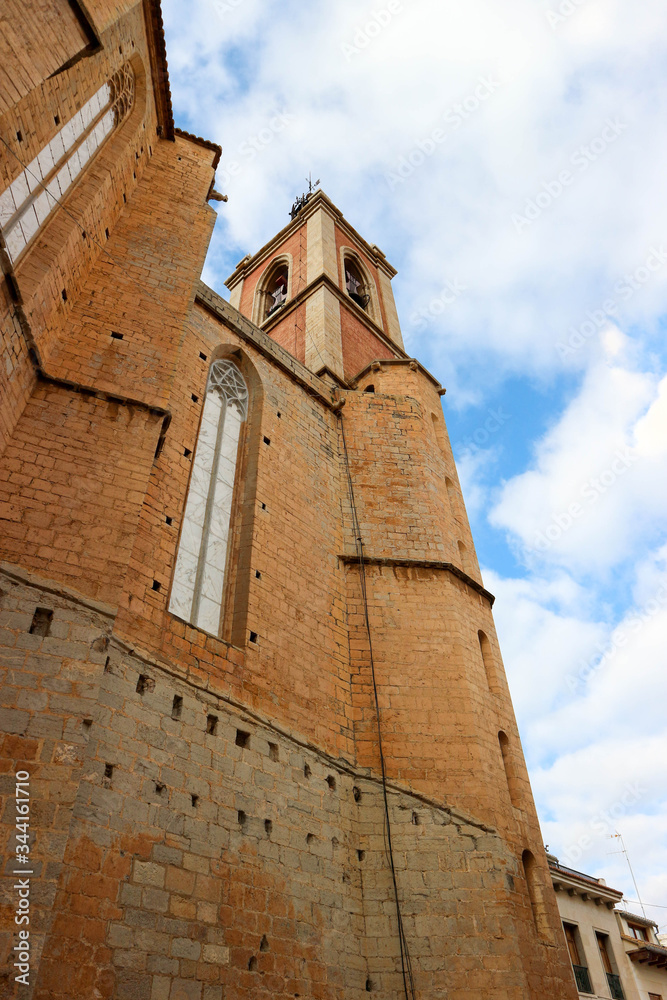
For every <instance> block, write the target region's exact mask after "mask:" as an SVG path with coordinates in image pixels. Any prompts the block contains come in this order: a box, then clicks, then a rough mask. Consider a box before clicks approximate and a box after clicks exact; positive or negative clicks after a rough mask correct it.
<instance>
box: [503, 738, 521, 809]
mask: <svg viewBox="0 0 667 1000" xmlns="http://www.w3.org/2000/svg"><path fill="white" fill-rule="evenodd" d="M498 743H499V744H500V752H501V754H502V758H503V767H504V768H505V777H506V778H507V788H508V790H509V793H510V800H511V802H512V805H513V806H516V807H517V808H520V807H521V791H520V788H519V782H518V780H517V775H516V768H515V766H514V755H513V753H512V747H511V745H510V741H509V738H508V736H507V733H503V732H502V731H501V732H499V733H498Z"/></svg>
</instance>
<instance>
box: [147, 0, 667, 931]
mask: <svg viewBox="0 0 667 1000" xmlns="http://www.w3.org/2000/svg"><path fill="white" fill-rule="evenodd" d="M164 14H165V24H166V32H167V51H168V57H169V69H170V77H171V85H172V94H173V103H174V110H175V117H176V121H177V124H178V125H179V126H180V127H181V128H185V129H187V130H189V131H191V132H194V133H195V134H197V135H203V136H206V137H207V138H209V139H212V140H214V141H216V142H219V143H220V144H221V145H222V147H223V158H222V161H221V164H220V167H219V168H218V176H217V187H218V188H219V189H220V190H222V191H224V192H225V193H226V194H228V195H229V202H228V203H227V204H224V205H221V206H219V212H218V215H219V218H218V224H217V226H216V228H215V232H214V236H213V240H212V243H211V249H210V253H209V256H208V259H207V263H206V267H205V271H204V279H205V280H206V281H207V282H208V283H209V284H210V285H211V286H212V287H213V288H215V289H216V290H217V291H219V292H221V293H223V294H226V291H225V289H224V284H223V283H224V279H225V278H226V277H227V276H228V275H229V274H230V273H231V272H232V271H233V269H234V267H235V265H236V263H237V261H238V260H239V259H240V258H241V257H242V256H244V255H245V254H246V253H247V252H252V251H254V250H256V249H257V248H258V247H259V246H261V245H262V244H263V243H265V242H266V241H267V240H268V239H269V238H270V237H271V236H272V235H274V233H275V232H277V231H278V230H279V229H281V228H282V227H283V226H284V225H285V224H286V222H287V221H288V212H289V208H290V206H291V204H292V201H293V200H294V197H295V196H296V195H297V194H300V193H301V192H302V190H303V188H304V183H305V181H304V178H305V177H306V175H307V174H308V172H309V171H311V170H312V172H313V177H314V178H320V179H321V181H322V187H323V188H324V190H325V191H326V193H327V194H328V195H329V197H331V198H332V199H333V201H334V202H335V203H336V204H337V205H338V206H339V208H341V209H342V211H343V212H344V213H345V215H346V217H347V218H348V219H349V221H350V222H351V223H352V225H354V226H355V228H357V229H358V230H359V232H361V233H362V234H363V235H364V236H365V237H366V238H367V239H368V240H369V242H372V243H377V244H378V245H379V246H380V247H382V249H383V250H384V252H385V253H386V254H387V257H388V258H389V260H390V261H391V262H392V263H393V264H394V266H395V267H396V268H397V269H398V271H399V273H398V276H397V277H396V278H395V279H394V288H395V295H396V299H397V303H398V307H399V313H400V316H401V320H402V326H403V333H404V337H405V340H406V343H407V345H408V346H409V350H410V352H411V353H413V354H414V355H415V356H416V357H418V358H419V359H420V360H421V361H422V362H423V363H424V364H426V366H427V367H428V368H429V369H430V370H431V371H432V372H433V373H434V374H435V375H436V377H437V378H438V379H439V380H440V381H441V382H442V383H443V384H444V385H446V386H447V389H448V392H447V396H446V399H445V403H444V406H445V414H446V418H447V423H448V427H449V432H450V437H451V439H452V442H453V445H454V449H455V453H456V457H457V461H458V465H459V473H460V475H461V479H462V483H463V489H464V494H465V498H466V503H467V506H468V512H469V515H470V519H471V522H472V526H473V532H474V536H475V539H476V544H477V549H478V554H479V557H480V562H481V564H482V566H483V573H484V578H485V582H486V584H487V586H488V587H489V588H490V589H491V590H492V591H494V592H495V593H496V594H497V598H498V600H497V604H496V623H497V627H498V632H499V635H500V640H501V645H502V648H503V652H504V657H505V665H506V669H507V673H508V677H509V680H510V685H511V688H512V693H513V697H514V702H515V707H516V711H517V716H518V720H519V726H520V729H521V733H522V738H523V743H524V750H525V753H526V758H527V761H528V765H529V769H530V772H531V779H532V782H533V789H534V792H535V796H536V800H537V804H538V810H539V812H540V816H541V818H542V823H543V831H544V837H545V841H546V842H547V843H549V845H550V847H551V849H552V850H554V851H555V852H556V853H557V854H559V855H560V857H561V860H563V861H564V862H565V863H569V864H571V865H573V866H574V867H577V868H579V869H581V870H584V871H587V872H589V873H591V874H595V875H602V876H604V877H606V878H607V880H608V882H609V883H610V884H612V885H614V886H615V887H618V888H621V889H625V891H626V892H627V894H628V898H630V899H633V898H634V895H633V890H632V888H631V881H630V877H629V873H628V871H627V867H626V866H625V862H624V860H623V858H622V857H621V856H619V855H615V854H612V853H611V852H612V851H615V850H616V846H615V845H616V844H617V842H616V841H613V840H611V839H610V835H611V834H612V833H614V831H615V829H618V830H619V831H620V832H621V833H622V834H623V836H624V838H625V842H626V844H627V847H628V850H629V852H630V856H631V858H632V859H633V863H634V867H635V870H636V873H637V876H638V881H639V885H640V890H641V891H642V894H643V896H644V898H645V900H647V901H648V902H650V903H653V904H659V905H660V907H663V908H658V907H657V906H656V907H655V908H654V909H650V910H649V913H650V914H651V915H652V916H653V917H654V918H655V919H656V920H658V922H659V923H660V924H662V925H667V871H666V870H665V864H664V858H665V856H666V854H667V764H666V761H667V732H666V728H667V727H666V725H665V713H664V707H663V706H664V705H665V702H666V696H667V670H666V669H665V667H666V665H667V663H666V661H667V653H666V652H665V649H666V647H667V642H666V640H667V509H666V505H665V497H666V496H667V348H666V346H665V344H666V341H665V324H666V322H667V197H666V195H665V180H664V172H665V163H667V130H665V127H664V122H665V120H666V119H667V114H666V113H667V86H666V84H667V79H666V77H667V59H666V58H665V56H666V53H665V48H666V47H667V46H666V40H665V33H664V24H663V22H664V8H663V5H662V4H661V3H660V2H658V0H645V2H644V3H643V4H641V5H640V6H638V5H633V4H631V3H630V2H629V0H578V2H577V0H503V2H502V3H498V2H497V0H469V2H467V3H465V4H461V3H460V2H458V3H457V2H454V0H411V2H408V0H391V2H389V0H387V2H384V0H369V2H368V4H366V3H359V0H338V2H337V3H336V4H335V5H332V4H327V3H324V2H323V0H313V2H312V3H310V4H308V5H307V7H304V5H297V4H296V3H292V4H290V3H284V2H282V3H280V4H278V3H274V2H270V0H216V2H213V0H193V2H192V3H190V4H188V5H183V4H180V3H177V2H176V0H165V2H164ZM663 929H665V930H667V926H665V927H664V928H663Z"/></svg>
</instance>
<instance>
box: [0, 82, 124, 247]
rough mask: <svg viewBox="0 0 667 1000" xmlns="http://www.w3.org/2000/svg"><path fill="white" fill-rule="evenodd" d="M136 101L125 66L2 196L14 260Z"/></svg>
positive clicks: (1, 224)
mask: <svg viewBox="0 0 667 1000" xmlns="http://www.w3.org/2000/svg"><path fill="white" fill-rule="evenodd" d="M133 101H134V73H133V72H132V67H131V66H130V64H129V63H125V65H124V66H122V67H121V68H120V69H119V70H118V71H117V72H116V73H114V75H113V76H112V77H111V79H110V80H108V81H107V83H105V84H104V86H102V87H100V89H99V90H98V91H97V92H96V93H95V94H93V96H92V97H91V98H90V100H89V101H87V102H86V103H85V104H84V106H83V107H82V108H81V110H80V111H77V113H76V114H75V115H74V117H73V118H70V120H69V121H68V122H67V124H66V125H64V126H63V127H62V128H61V129H60V131H59V132H56V134H55V135H54V137H53V139H51V141H50V142H49V143H48V144H47V145H46V146H45V147H44V149H42V151H41V152H40V153H38V155H37V156H36V157H35V159H34V160H32V161H31V162H30V163H29V164H28V166H27V167H26V168H25V170H24V171H23V173H21V174H19V176H18V177H17V178H16V179H15V180H14V181H12V183H11V184H10V185H9V187H8V188H7V190H6V191H4V192H3V193H2V195H0V229H2V235H3V236H4V238H5V242H6V244H7V250H8V252H9V255H10V257H11V258H12V260H13V261H16V260H17V258H18V257H19V256H20V254H21V253H22V251H23V250H24V249H25V248H26V247H27V245H28V244H29V243H30V242H31V240H32V239H33V238H34V236H35V235H36V234H37V233H38V232H39V230H40V229H41V227H42V226H43V225H44V223H45V222H46V220H47V219H48V217H49V216H50V214H51V212H52V211H53V209H54V208H55V207H56V205H57V204H58V201H59V200H61V199H62V198H63V197H64V196H65V195H66V194H67V192H68V190H69V189H70V187H71V186H72V184H74V182H75V180H76V179H77V178H78V177H79V175H80V174H81V172H82V171H83V169H84V167H86V166H87V164H88V163H89V162H90V160H91V159H92V158H93V156H94V155H95V154H96V152H97V150H98V149H99V147H100V146H101V145H102V143H103V142H104V140H105V139H106V138H107V136H109V135H110V134H111V132H113V130H114V128H115V127H116V126H117V125H118V124H119V123H120V122H121V121H122V120H123V119H124V118H125V117H126V115H127V113H128V112H129V110H130V108H131V107H132V103H133Z"/></svg>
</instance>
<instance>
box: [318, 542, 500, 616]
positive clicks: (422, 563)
mask: <svg viewBox="0 0 667 1000" xmlns="http://www.w3.org/2000/svg"><path fill="white" fill-rule="evenodd" d="M338 558H339V559H340V561H341V562H342V563H345V565H346V566H354V565H357V566H358V565H359V562H360V560H359V556H358V555H356V554H355V555H352V554H349V555H348V554H345V553H344V554H343V555H339V556H338ZM363 562H364V566H389V567H393V566H402V567H406V568H407V569H431V570H441V571H442V572H445V573H449V574H450V575H451V576H455V577H456V578H457V579H458V580H461V581H462V583H465V584H466V585H467V586H468V587H470V589H471V590H474V591H475V593H477V594H479V595H480V596H481V597H484V598H485V599H486V600H487V601H488V602H489V605H490V607H493V605H494V604H495V603H496V599H495V597H494V595H493V594H492V593H490V591H488V590H486V588H485V587H483V586H482V584H481V583H478V582H477V580H474V579H473V578H472V577H471V576H468V574H467V573H464V572H463V570H462V569H459V568H458V566H455V565H454V563H449V562H439V561H437V560H435V559H400V558H395V557H394V556H366V555H365V556H364V557H363Z"/></svg>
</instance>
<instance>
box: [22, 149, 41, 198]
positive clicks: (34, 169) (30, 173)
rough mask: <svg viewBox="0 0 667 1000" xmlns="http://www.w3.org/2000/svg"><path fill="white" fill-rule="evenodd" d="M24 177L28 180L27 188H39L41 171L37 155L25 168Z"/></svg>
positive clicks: (34, 189)
mask: <svg viewBox="0 0 667 1000" xmlns="http://www.w3.org/2000/svg"><path fill="white" fill-rule="evenodd" d="M25 179H26V181H27V182H28V189H29V190H30V191H31V192H32V191H36V190H37V189H38V188H39V182H40V181H41V179H42V171H41V170H40V169H39V163H38V162H37V157H35V159H34V160H31V161H30V163H29V164H28V166H27V167H26V169H25Z"/></svg>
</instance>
